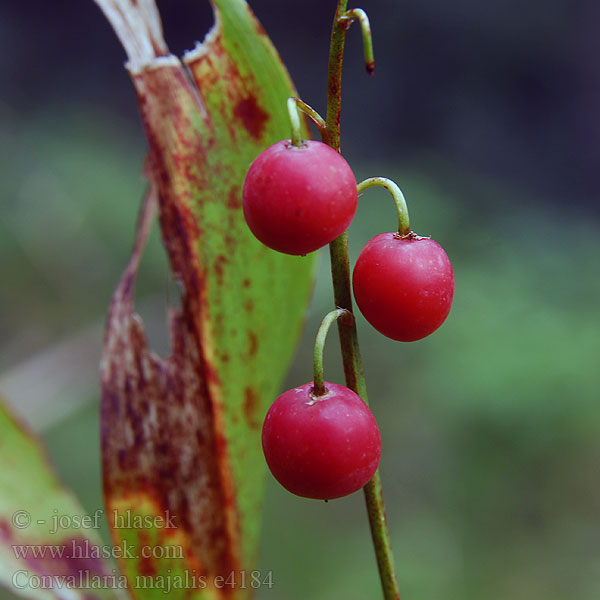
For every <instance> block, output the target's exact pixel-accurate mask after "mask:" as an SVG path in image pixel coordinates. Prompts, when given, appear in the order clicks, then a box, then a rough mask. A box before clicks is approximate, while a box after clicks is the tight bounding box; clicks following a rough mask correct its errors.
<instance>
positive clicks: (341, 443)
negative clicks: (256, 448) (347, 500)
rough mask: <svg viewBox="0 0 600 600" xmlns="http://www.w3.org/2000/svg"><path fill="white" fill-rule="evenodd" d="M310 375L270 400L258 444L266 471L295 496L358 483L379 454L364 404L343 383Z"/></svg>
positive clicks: (337, 494) (349, 488)
mask: <svg viewBox="0 0 600 600" xmlns="http://www.w3.org/2000/svg"><path fill="white" fill-rule="evenodd" d="M312 388H313V383H312V381H311V382H309V383H306V384H304V385H303V386H301V387H297V388H294V389H292V390H288V391H287V392H285V393H283V394H282V395H281V396H279V398H277V400H275V402H274V403H273V405H272V406H271V408H270V409H269V412H268V413H267V416H266V418H265V423H264V425H263V431H262V444H263V450H264V453H265V458H266V459H267V464H268V465H269V469H271V473H273V476H274V477H275V479H277V481H279V483H281V485H282V486H283V487H284V488H286V489H287V490H289V491H290V492H292V493H293V494H296V495H298V496H303V497H305V498H317V499H320V500H328V499H331V498H341V497H342V496H347V495H348V494H351V493H352V492H356V490H359V489H360V488H361V487H363V486H364V485H365V484H366V483H367V482H368V481H369V480H370V479H371V477H373V475H374V473H375V471H376V470H377V465H378V464H379V458H380V456H381V437H380V434H379V428H378V427H377V422H376V421H375V417H374V416H373V414H372V413H371V411H370V410H369V407H368V406H367V405H366V404H365V403H364V402H363V401H362V400H361V398H360V397H359V396H358V395H357V394H355V393H354V392H353V391H352V390H350V389H349V388H347V387H345V386H343V385H339V384H336V383H327V382H325V389H326V390H327V391H326V393H325V394H324V395H323V396H318V397H315V396H314V395H313V394H312V393H311V392H312Z"/></svg>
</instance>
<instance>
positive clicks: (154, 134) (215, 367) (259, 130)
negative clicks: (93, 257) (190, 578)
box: [102, 0, 314, 598]
mask: <svg viewBox="0 0 600 600" xmlns="http://www.w3.org/2000/svg"><path fill="white" fill-rule="evenodd" d="M113 4H117V5H120V4H122V5H127V6H122V7H121V8H122V12H121V14H123V11H127V10H129V11H130V13H131V11H133V13H134V14H133V15H132V14H128V16H127V19H129V21H128V22H131V20H135V18H141V19H142V20H143V21H144V22H145V23H147V22H148V15H141V13H139V14H137V16H136V14H135V11H136V10H137V9H136V8H135V7H133V6H132V5H129V4H128V3H126V2H124V1H123V2H114V3H113ZM109 16H110V15H109ZM112 16H113V25H114V26H115V29H117V31H118V32H119V30H120V29H122V27H121V28H120V27H119V23H115V20H114V15H112ZM119 18H120V17H119ZM215 21H216V24H215V27H214V28H213V29H212V31H211V32H210V33H209V35H208V36H207V38H206V40H205V43H204V44H203V45H200V46H199V47H197V48H196V49H195V50H194V51H192V52H190V53H188V55H186V57H185V59H184V62H185V63H186V65H187V67H188V69H189V71H188V72H186V71H185V70H184V67H183V66H182V64H181V63H180V62H179V61H178V60H177V59H176V58H174V57H172V56H163V57H159V58H155V57H151V58H148V57H147V56H146V57H145V55H144V53H143V52H139V53H137V54H136V52H137V51H138V50H139V48H140V47H142V45H141V44H140V45H138V47H137V49H135V48H134V49H133V50H132V49H131V47H130V46H131V45H130V44H129V58H130V71H131V75H132V79H133V82H134V86H135V89H136V92H137V95H138V101H139V105H140V110H141V113H142V117H143V121H144V125H145V129H146V134H147V137H148V140H149V145H150V171H151V174H150V179H151V181H152V182H154V183H151V190H150V196H149V200H148V201H147V202H146V204H145V206H144V209H143V211H142V218H141V221H140V228H139V230H138V242H137V243H136V247H135V249H134V253H133V256H132V260H131V262H130V265H129V267H128V269H127V271H126V272H125V275H124V276H123V279H122V280H121V283H120V284H119V287H118V288H117V291H116V293H115V296H114V298H113V303H112V306H111V311H110V314H109V318H108V323H107V334H106V340H105V351H104V358H103V368H102V383H103V398H102V432H103V433H102V450H103V471H104V480H105V498H106V504H107V509H108V510H109V512H112V511H113V510H117V511H118V514H119V515H125V516H127V515H129V516H139V517H151V516H166V515H167V514H168V515H169V516H174V517H175V521H176V523H177V527H176V528H175V529H174V530H166V529H164V528H161V527H154V528H150V529H145V528H139V527H135V526H133V527H130V528H125V529H116V528H113V531H112V535H113V538H114V540H115V542H119V541H121V540H123V539H127V540H129V541H130V542H131V543H133V544H134V545H137V546H141V545H142V544H143V543H147V541H146V540H147V539H148V537H149V536H150V537H151V538H152V540H153V543H154V544H157V545H162V546H164V545H165V544H171V545H172V546H177V547H180V548H181V549H182V552H183V555H184V558H183V559H182V560H168V559H167V560H165V559H156V558H152V559H151V560H146V561H122V563H121V564H122V566H123V568H124V570H125V571H126V572H127V573H128V575H129V578H130V580H132V579H133V578H134V577H135V576H136V575H138V574H139V573H140V572H143V573H147V574H150V575H153V576H156V577H158V576H162V575H165V574H168V573H170V574H171V576H172V575H173V574H177V575H178V576H179V575H181V576H184V575H185V574H186V573H187V574H189V573H190V572H191V571H194V574H195V575H196V576H199V577H202V578H204V579H203V580H202V581H204V582H205V583H206V586H205V588H204V589H198V590H197V594H196V595H194V597H198V598H213V597H215V598H220V597H224V596H227V597H236V598H237V597H239V598H243V597H246V596H247V595H248V594H249V593H251V589H249V588H248V586H246V588H245V589H242V588H241V586H240V582H239V581H238V582H237V584H236V585H237V587H236V586H234V590H233V591H232V589H231V587H225V588H219V586H218V585H217V584H215V581H216V579H215V578H217V577H225V578H227V577H229V576H230V574H231V573H232V572H236V573H238V576H239V572H240V571H242V570H246V571H248V570H251V569H253V568H255V566H256V562H257V556H256V554H257V546H258V539H259V532H260V512H261V503H262V496H263V480H264V471H265V467H264V459H263V456H262V450H261V444H260V429H261V424H262V419H263V417H264V414H265V412H266V410H267V408H268V406H269V404H270V403H271V402H272V401H273V400H274V398H275V396H276V395H277V392H278V390H279V387H280V385H281V382H282V379H283V376H284V374H285V372H286V370H287V367H288V365H289V361H290V360H291V357H292V355H293V352H294V349H295V346H296V343H297V341H298V338H299V334H300V329H301V326H302V323H303V319H304V312H305V308H306V305H307V303H308V300H309V294H310V291H311V287H312V273H313V266H314V260H313V258H314V257H303V258H299V257H290V256H285V255H282V254H278V253H276V252H273V251H271V250H269V249H267V248H266V247H264V246H263V245H261V244H260V243H259V242H258V241H257V240H256V239H254V237H253V236H252V234H251V233H250V231H249V230H248V227H247V225H246V223H245V221H244V218H243V214H242V209H241V189H242V184H243V179H244V176H245V173H246V171H247V169H248V167H249V165H250V163H251V161H252V160H253V159H254V158H255V157H256V156H257V155H258V153H259V152H260V151H261V150H263V149H264V148H265V147H267V146H269V145H270V144H272V143H274V142H275V141H277V140H280V139H283V138H285V137H289V123H288V118H287V112H286V99H287V97H288V96H290V95H294V94H295V92H294V90H293V87H292V84H291V82H290V79H289V76H288V74H287V72H286V70H285V68H284V67H283V65H282V63H281V61H280V59H279V57H278V56H277V53H276V52H275V50H274V48H273V47H272V45H271V43H270V41H269V40H268V38H267V37H266V34H265V33H264V30H263V29H262V27H261V26H260V24H259V23H258V22H257V21H256V19H255V18H254V16H253V15H252V13H251V12H250V9H249V8H248V6H247V5H246V3H245V2H242V1H240V0H229V1H227V2H226V1H223V0H221V1H219V2H215ZM154 25H156V23H154ZM140 29H142V30H144V31H150V32H151V34H150V37H151V38H152V43H151V44H147V45H146V47H149V48H155V49H159V50H160V51H159V52H157V53H159V54H166V46H165V45H164V42H163V41H162V39H161V38H156V35H157V34H156V31H157V28H156V27H155V26H154V27H151V26H150V25H147V26H146V27H142V28H139V27H138V28H137V31H138V32H139V31H140ZM127 31H130V30H127ZM153 36H154V37H153ZM121 37H122V41H125V40H123V36H121ZM124 45H126V47H127V46H128V44H125V43H124ZM188 73H189V74H191V79H190V77H189V75H188ZM154 197H155V198H156V199H157V202H158V205H159V209H160V224H161V230H162V235H163V240H164V243H165V246H166V248H167V251H168V253H169V257H170V261H171V267H172V270H173V273H174V275H175V276H176V277H177V278H178V279H179V280H180V281H181V283H182V287H183V289H184V293H183V297H182V310H181V313H175V312H173V313H172V315H171V335H172V355H171V356H170V357H169V358H167V359H165V360H161V359H159V358H158V357H156V356H154V355H152V354H151V353H150V352H149V351H148V348H147V344H146V339H145V335H144V331H143V327H142V326H141V324H140V321H139V320H138V319H137V318H135V316H134V315H133V296H134V281H135V275H136V272H137V265H138V262H139V258H140V255H141V248H142V247H143V242H144V239H145V237H146V235H147V230H148V228H149V226H150V221H151V212H152V205H153V203H154V200H152V198H154ZM157 587H160V586H155V589H154V590H146V591H145V593H144V597H154V594H156V597H157V598H158V597H162V595H161V594H162V591H161V590H160V589H156V588H157ZM196 587H198V588H200V587H201V586H200V585H196ZM228 594H229V595H228ZM231 594H233V596H231ZM170 595H171V596H174V597H184V596H185V597H188V594H186V593H185V592H184V591H178V590H173V591H171V593H170Z"/></svg>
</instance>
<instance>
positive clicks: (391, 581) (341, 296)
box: [321, 0, 400, 600]
mask: <svg viewBox="0 0 600 600" xmlns="http://www.w3.org/2000/svg"><path fill="white" fill-rule="evenodd" d="M347 4H348V1H347V0H339V1H338V5H337V10H336V13H335V17H334V21H333V27H332V31H331V44H330V49H329V67H328V76H327V84H328V87H327V90H328V93H327V128H326V129H325V130H324V131H323V132H322V133H321V138H322V140H323V142H325V143H326V144H328V145H329V146H331V147H332V148H334V149H335V150H337V151H338V152H339V150H340V114H341V106H342V60H343V54H344V43H345V39H346V25H345V24H344V22H342V23H340V17H342V16H343V15H344V13H345V11H346V7H347ZM329 254H330V257H331V276H332V281H333V292H334V298H335V305H336V306H337V307H338V308H343V309H346V310H348V311H350V312H352V292H351V285H350V260H349V257H348V232H344V233H343V234H342V235H341V236H339V237H338V238H337V239H335V240H334V241H333V242H331V244H330V245H329ZM338 330H339V335H340V345H341V349H342V361H343V364H344V374H345V377H346V385H347V386H348V387H349V388H351V389H352V390H354V391H355V392H356V393H357V394H358V395H359V396H360V397H361V398H362V399H363V400H364V401H365V402H366V403H367V404H368V400H367V388H366V384H365V378H364V374H363V368H362V358H361V355H360V349H359V346H358V335H357V332H356V324H355V322H354V320H353V322H352V324H347V323H344V322H342V320H338ZM364 495H365V503H366V505H367V515H368V517H369V525H370V527H371V537H372V539H373V545H374V547H375V555H376V558H377V566H378V569H379V577H380V579H381V586H382V589H383V596H384V599H385V600H399V599H400V592H399V590H398V581H397V577H396V571H395V566H394V557H393V554H392V544H391V539H390V533H389V530H388V527H387V523H386V517H385V508H384V502H383V492H382V489H381V479H380V477H379V471H377V472H376V473H375V475H374V476H373V479H371V481H369V483H367V485H366V486H365V487H364Z"/></svg>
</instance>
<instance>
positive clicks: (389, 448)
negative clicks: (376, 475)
mask: <svg viewBox="0 0 600 600" xmlns="http://www.w3.org/2000/svg"><path fill="white" fill-rule="evenodd" d="M67 4H69V3H66V2H64V3H61V2H58V3H51V5H52V7H48V6H46V5H45V3H42V2H38V3H37V4H36V3H34V5H35V6H36V7H37V8H39V12H32V11H27V10H25V9H24V8H19V3H14V4H12V5H9V4H4V5H3V6H2V7H1V8H0V17H1V18H0V34H1V35H0V43H1V44H2V46H3V47H2V50H3V51H2V53H0V55H1V56H2V57H3V58H2V60H1V61H0V74H1V75H2V77H3V87H2V90H1V91H0V135H1V139H2V144H0V170H1V174H0V268H1V271H0V281H1V290H2V292H1V294H0V391H2V393H3V394H6V396H7V397H8V398H9V400H10V401H12V402H13V403H14V404H16V405H18V406H19V407H20V410H21V411H22V412H24V413H26V414H28V416H29V418H30V420H31V422H32V423H33V425H34V426H35V427H36V428H38V429H40V430H41V431H42V434H43V437H44V439H45V441H46V442H47V444H48V447H49V449H50V453H51V455H52V458H53V459H54V461H55V462H56V464H57V465H58V468H59V470H60V473H61V475H62V476H63V478H64V480H65V481H66V482H67V483H68V484H70V485H72V486H73V488H74V489H75V490H76V491H77V493H78V494H79V496H80V498H81V499H82V501H83V503H84V505H85V506H86V508H88V509H89V510H90V511H94V510H95V509H96V508H98V507H100V506H101V492H100V472H99V454H98V418H97V410H98V390H97V375H96V365H97V360H98V357H99V353H100V346H101V341H102V321H103V318H104V314H105V311H106V307H107V306H108V302H109V300H110V297H111V294H112V291H113V289H114V286H115V285H116V282H117V280H118V278H119V275H120V273H121V271H122V269H123V268H124V266H125V264H126V261H127V258H128V253H129V249H130V246H131V242H132V236H133V231H134V224H135V218H136V212H137V207H138V204H139V199H140V198H141V195H142V192H143V189H144V182H143V180H142V178H141V176H140V171H141V165H142V162H143V158H144V154H145V143H144V139H143V135H142V133H141V127H140V125H139V123H138V121H137V116H136V112H135V105H134V98H133V93H132V92H131V90H130V85H129V82H128V79H127V76H126V75H125V74H124V73H123V71H122V69H121V62H122V54H121V51H120V49H119V47H118V44H117V42H116V39H114V36H113V35H112V33H111V32H110V30H109V29H108V26H107V25H106V24H105V23H104V21H103V17H102V16H101V14H100V13H99V11H97V9H96V8H95V7H94V6H93V4H92V2H91V1H90V2H87V3H76V4H77V5H78V6H77V7H70V9H69V10H70V12H69V14H68V15H66V13H65V12H61V11H60V7H61V6H63V5H64V6H63V8H64V7H66V6H67ZM251 4H252V5H253V6H254V8H255V11H256V12H257V14H258V16H259V18H261V19H262V20H263V23H264V24H265V25H266V27H267V30H268V31H269V33H270V34H271V35H272V37H273V39H274V41H275V43H276V45H278V46H279V47H280V48H281V52H282V55H283V56H284V58H285V60H286V62H287V63H288V66H289V68H290V70H291V73H292V76H293V77H294V79H295V80H296V82H297V84H298V86H299V89H300V92H301V94H302V96H303V98H304V99H305V100H306V101H308V102H309V103H311V104H313V105H315V106H316V107H317V108H318V109H322V108H323V107H322V103H323V101H324V97H325V88H324V83H325V69H326V51H327V37H328V31H329V21H330V18H331V12H332V6H321V4H319V3H316V2H313V3H311V2H309V3H307V4H306V6H305V9H303V10H302V11H299V14H297V15H296V16H295V18H294V21H293V22H290V20H289V19H286V18H284V17H285V16H286V15H285V11H286V10H287V11H288V12H289V7H288V9H285V6H280V4H281V5H283V4H285V3H275V4H277V5H278V6H274V5H273V3H269V2H266V1H262V2H254V3H251ZM324 4H327V3H324ZM331 4H332V5H333V3H331ZM501 4H502V6H500V3H496V4H492V5H491V6H490V5H485V8H483V7H482V5H480V4H478V3H475V2H469V1H466V0H463V1H461V2H457V3H453V4H452V9H450V7H449V5H448V6H446V5H445V4H443V3H441V2H430V3H424V4H419V5H417V3H416V2H407V3H402V5H400V4H397V3H392V2H384V1H383V0H382V1H379V2H365V3H363V4H362V6H363V8H365V9H367V10H368V11H369V13H370V16H371V19H372V21H373V28H374V33H375V51H376V57H377V60H378V72H377V75H376V77H375V78H374V79H372V80H369V79H368V78H367V77H366V75H364V74H363V73H362V72H361V66H360V44H359V41H358V40H357V39H356V38H357V37H358V34H357V33H353V34H352V35H351V36H350V40H349V48H348V50H349V55H348V62H347V68H346V72H347V78H346V81H345V85H346V95H345V106H346V107H347V110H346V112H345V117H344V122H343V143H344V148H345V149H346V150H347V152H346V156H347V158H348V159H349V160H350V162H351V164H352V165H353V167H354V168H355V172H356V174H357V177H358V178H363V177H367V176H372V175H385V176H388V177H390V178H392V179H394V180H395V181H397V182H398V184H399V185H400V186H401V187H402V189H403V191H404V193H405V195H406V197H407V200H408V204H409V209H410V212H411V223H412V225H413V229H415V230H416V231H417V232H418V233H420V234H423V235H432V236H433V237H434V238H435V239H436V240H437V241H438V242H440V243H441V244H442V245H443V246H444V248H445V249H446V251H447V252H448V254H449V256H450V258H451V260H452V262H453V265H454V269H455V275H456V296H455V300H454V305H453V309H452V312H451V314H450V317H449V319H448V321H447V322H446V324H445V325H444V326H443V327H442V328H441V329H440V330H439V331H438V332H437V333H436V334H435V335H433V336H431V338H429V339H426V340H423V341H420V342H416V343H412V344H399V343H395V342H392V341H390V340H387V339H385V338H383V337H382V336H380V335H378V334H377V333H376V332H374V331H372V330H371V328H370V327H369V326H368V324H366V322H364V320H363V319H362V318H361V317H359V334H360V338H361V344H362V349H363V355H364V362H365V371H366V376H367V384H368V387H369V396H370V400H371V405H372V407H373V411H374V413H375V415H376V417H377V418H378V421H379V423H380V427H381V430H382V436H383V444H384V454H383V459H382V464H381V472H382V478H383V484H384V491H385V494H386V503H387V513H388V518H389V524H390V528H391V531H392V535H393V541H394V550H395V556H396V561H397V564H398V568H399V577H400V582H401V589H402V591H403V593H404V598H406V599H409V598H414V599H423V600H437V599H440V600H441V599H442V598H443V599H444V600H454V599H456V600H458V599H461V600H465V599H473V600H480V599H481V598H486V599H487V600H496V599H497V600H500V599H504V598H513V599H515V600H520V599H523V600H538V599H540V600H541V599H542V598H543V599H544V600H564V599H565V598H569V599H582V600H592V599H595V598H599V597H600V403H599V402H598V399H599V393H598V390H599V389H600V374H599V373H600V369H599V366H600V365H599V360H598V359H599V356H600V341H599V339H600V337H599V333H600V319H599V316H598V298H600V278H599V277H598V275H599V271H598V259H599V258H600V236H599V232H600V225H599V223H598V206H597V202H596V198H597V196H598V192H600V186H599V185H598V178H597V165H598V160H596V159H599V158H600V156H599V155H600V152H599V149H600V143H599V140H600V129H599V128H598V117H597V112H598V111H597V108H596V105H597V102H596V103H594V102H593V99H594V98H595V99H597V98H598V93H599V92H600V86H598V84H597V82H598V79H599V75H600V73H599V72H598V71H599V70H598V66H597V56H598V54H597V53H596V54H595V55H594V54H593V51H594V49H596V48H597V46H598V41H597V35H596V36H595V37H594V36H593V35H591V32H590V29H591V27H590V26H589V25H588V23H589V20H590V19H593V17H594V16H596V17H599V18H600V10H598V8H597V6H596V5H595V4H594V3H592V2H578V3H567V2H559V1H557V0H552V1H550V2H546V3H541V2H540V3H532V4H528V5H527V6H526V7H524V6H522V5H521V4H517V3H515V2H507V3H501ZM27 5H29V3H27ZM38 5H39V6H38ZM85 5H89V6H85ZM24 6H25V5H23V7H24ZM159 6H161V9H163V10H164V12H165V23H166V31H167V40H168V41H169V42H171V41H172V48H173V49H174V50H176V51H180V50H182V49H183V48H190V47H192V45H193V41H194V39H195V38H201V37H202V36H203V33H204V31H205V30H206V29H207V28H208V26H209V25H210V12H209V9H208V7H207V6H204V5H203V4H202V3H192V2H183V1H181V2H171V3H166V2H162V3H159ZM71 8H72V10H71ZM525 9H526V10H525ZM77 11H81V13H78V12H77ZM190 11H191V14H192V15H193V16H194V19H191V18H189V13H190ZM186 13H187V14H188V17H184V16H182V15H186ZM59 16H60V18H58V17H59ZM517 17H518V18H517ZM52 19H55V20H54V21H53V20H52ZM595 22H596V23H598V22H600V21H598V20H596V21H595ZM190 29H192V31H193V33H190ZM594 31H596V32H597V27H595V29H594ZM307 32H309V33H307ZM354 35H356V37H353V36H354ZM25 44H27V45H28V46H27V47H28V51H27V52H26V51H25ZM9 56H10V57H11V58H10V59H9V58H7V57H9ZM15 57H16V58H15ZM43 57H45V58H46V59H49V60H46V61H41V60H40V59H41V58H43ZM49 65H50V66H49ZM320 103H321V104H320ZM394 225H395V217H394V207H393V203H392V202H391V200H390V199H389V197H388V196H386V194H385V192H383V191H379V190H377V191H369V192H367V193H365V195H364V196H363V197H362V198H361V201H360V206H359V211H358V214H357V218H356V219H355V221H354V223H353V225H352V227H351V234H350V238H351V252H352V255H353V257H356V255H357V254H358V252H359V251H360V248H361V246H362V244H364V243H365V242H366V241H367V240H368V239H370V237H372V236H374V235H375V234H376V233H379V232H381V231H386V230H392V229H393V228H394ZM320 258H321V260H320V263H319V265H320V266H319V276H318V279H317V283H316V287H315V293H314V296H313V300H312V304H311V307H310V309H309V316H308V319H307V325H306V329H305V334H304V337H303V340H302V343H301V345H300V347H299V350H298V355H297V357H296V359H295V361H294V363H293V365H292V368H291V371H290V373H289V376H288V378H287V383H286V385H287V386H288V387H291V386H294V385H298V384H300V383H303V382H304V381H306V380H308V379H309V378H310V376H311V373H310V365H311V356H310V355H311V351H312V348H311V346H312V342H313V339H314V334H315V332H316V329H317V326H318V323H319V321H320V319H321V318H322V316H323V314H324V313H325V312H327V311H328V310H329V309H330V307H331V303H332V300H331V292H330V284H329V280H328V274H327V271H328V256H327V255H326V253H324V254H322V255H321V257H320ZM176 295H177V293H176V286H175V284H174V283H173V282H172V281H171V280H170V277H169V274H168V268H167V264H166V260H165V256H164V252H163V250H162V247H161V245H160V240H159V236H158V233H157V231H154V233H153V237H152V240H151V243H150V244H149V246H148V249H147V251H146V254H145V257H144V262H143V267H142V272H141V278H140V284H139V289H138V299H139V306H140V312H141V314H142V316H143V317H144V319H145V321H146V324H147V327H148V330H149V335H150V339H151V341H152V344H153V347H154V348H156V349H157V350H158V351H159V352H163V353H164V352H166V351H167V346H166V341H165V338H166V335H165V326H164V313H165V310H166V306H167V304H168V303H169V302H172V301H173V299H174V297H176ZM325 368H326V372H327V377H328V378H330V379H332V380H336V381H341V379H342V375H341V367H340V360H339V355H338V352H337V348H336V344H335V339H334V338H332V340H331V341H330V343H329V344H328V346H327V351H326V365H325ZM267 489H268V493H267V498H266V505H265V513H264V538H263V545H262V557H261V570H262V571H263V573H264V572H267V571H269V570H272V572H273V581H274V586H273V588H272V589H271V590H269V589H266V588H264V589H262V590H261V591H260V593H259V595H258V597H259V598H261V599H262V598H265V599H266V598H276V599H277V600H296V599H298V600H300V599H302V600H304V599H306V598H310V599H311V600H321V599H323V600H325V599H327V600H337V599H340V600H341V599H345V600H364V599H366V598H377V597H379V590H378V585H379V584H378V580H377V575H376V567H375V562H374V557H373V551H372V547H371V544H370V538H369V533H368V526H367V521H366V517H365V514H364V508H363V506H362V504H363V500H362V496H361V495H360V494H355V495H353V496H352V497H350V498H347V499H343V500H338V501H334V502H330V503H328V504H325V503H322V502H314V501H308V500H302V499H299V498H296V497H294V496H291V495H290V494H288V493H286V492H285V491H284V490H283V489H281V488H280V487H279V486H278V485H277V484H276V483H274V481H273V480H272V478H270V477H269V478H268V488H267ZM0 597H7V598H8V597H11V596H9V595H6V594H5V595H3V596H0Z"/></svg>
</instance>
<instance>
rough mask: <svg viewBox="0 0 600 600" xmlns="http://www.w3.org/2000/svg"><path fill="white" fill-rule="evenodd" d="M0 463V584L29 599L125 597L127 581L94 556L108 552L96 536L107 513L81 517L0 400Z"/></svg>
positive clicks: (36, 446)
mask: <svg viewBox="0 0 600 600" xmlns="http://www.w3.org/2000/svg"><path fill="white" fill-rule="evenodd" d="M0 464H1V465H2V469H1V470H0V489H1V490H2V494H0V582H1V583H2V584H3V585H4V586H5V587H7V588H8V589H9V590H10V591H11V592H14V593H15V594H19V595H22V596H25V597H28V598H67V597H68V598H73V599H76V598H82V599H83V598H86V599H91V598H123V597H126V595H125V594H124V592H122V591H121V588H123V587H124V586H125V584H126V582H125V580H124V579H122V578H120V576H119V573H118V571H116V569H114V568H112V566H111V565H110V564H109V563H107V562H105V561H104V560H103V559H102V557H98V555H99V554H100V553H102V552H108V553H109V554H112V550H111V548H110V547H106V546H103V544H102V541H101V539H100V537H99V535H98V533H97V529H98V527H99V526H100V524H101V523H102V519H103V518H104V515H103V514H102V512H100V511H98V512H97V513H95V514H94V515H86V513H85V511H84V510H83V508H82V507H81V505H80V504H79V502H78V501H77V499H76V498H75V497H74V496H73V494H72V493H71V492H69V491H68V490H66V489H65V488H64V487H63V486H62V484H61V483H60V481H59V480H58V478H57V477H56V475H55V473H54V472H53V470H52V467H51V466H50V464H49V462H48V460H47V458H46V456H45V454H44V452H43V449H42V447H41V445H40V443H39V442H38V441H37V440H36V439H35V438H34V436H33V435H32V434H31V433H29V432H28V431H26V430H25V429H24V428H23V426H22V425H21V424H19V423H17V421H16V420H15V419H14V418H13V416H12V415H11V414H10V413H9V412H8V411H7V409H6V407H5V406H4V405H3V404H2V403H1V402H0ZM67 588H70V589H67ZM78 588H82V589H78Z"/></svg>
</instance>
